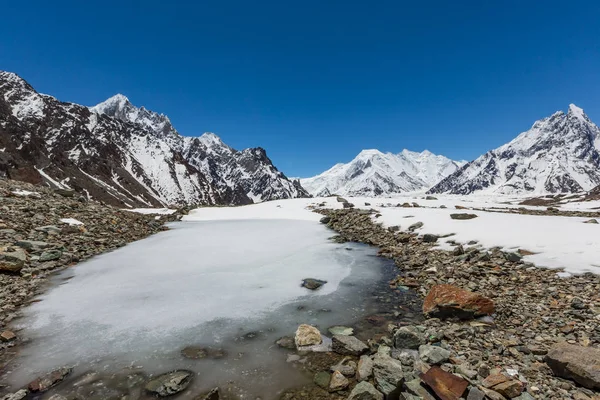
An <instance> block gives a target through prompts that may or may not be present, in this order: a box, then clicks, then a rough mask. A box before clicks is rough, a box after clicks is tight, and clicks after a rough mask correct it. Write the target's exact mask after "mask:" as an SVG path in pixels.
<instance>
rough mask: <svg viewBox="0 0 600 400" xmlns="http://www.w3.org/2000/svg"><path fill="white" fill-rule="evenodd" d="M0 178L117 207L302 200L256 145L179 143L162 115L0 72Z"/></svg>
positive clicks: (206, 140) (210, 138) (212, 139)
mask: <svg viewBox="0 0 600 400" xmlns="http://www.w3.org/2000/svg"><path fill="white" fill-rule="evenodd" d="M0 149H1V150H0V177H5V178H10V179H15V180H23V181H27V182H31V183H45V184H47V185H49V186H51V187H54V188H57V189H61V190H65V191H66V193H68V192H71V193H72V192H73V191H76V192H78V193H79V194H81V195H84V196H85V197H86V198H87V199H90V198H92V199H96V200H100V201H104V202H106V203H109V204H112V205H115V206H118V207H122V208H125V207H157V206H165V205H172V206H175V205H212V204H225V205H239V204H250V203H252V202H259V201H266V200H275V199H285V198H292V197H307V196H308V193H307V192H306V191H305V190H304V189H303V188H302V187H301V185H300V184H299V182H298V181H292V180H290V179H288V178H287V177H286V176H285V175H284V174H283V173H282V172H280V171H278V170H277V168H275V166H274V165H273V163H272V162H271V160H270V159H269V158H268V157H267V155H266V152H265V150H264V149H262V148H260V147H257V148H251V149H245V150H242V151H238V150H235V149H233V148H231V147H229V146H227V145H226V144H225V143H223V142H222V141H221V139H219V138H218V137H217V136H216V135H214V134H212V133H207V134H204V135H202V136H200V137H196V138H192V137H183V136H181V135H180V134H179V133H178V132H177V131H176V130H175V128H174V127H173V126H172V124H171V121H170V120H169V119H168V118H167V117H166V116H164V115H162V114H158V113H155V112H153V111H150V110H147V109H145V108H144V107H141V108H138V107H135V106H133V105H132V104H131V103H130V102H129V100H128V99H127V98H126V97H125V96H122V95H117V96H114V97H112V98H111V99H109V100H107V101H105V102H104V103H101V104H99V105H97V106H95V107H92V108H88V107H85V106H81V105H78V104H72V103H63V102H60V101H58V100H57V99H55V98H53V97H51V96H47V95H42V94H39V93H37V92H36V91H35V89H34V88H33V87H31V85H29V84H28V83H27V82H25V81H24V80H23V79H21V78H20V77H18V76H17V75H15V74H13V73H10V72H2V71H0Z"/></svg>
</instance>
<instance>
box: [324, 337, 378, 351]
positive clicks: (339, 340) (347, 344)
mask: <svg viewBox="0 0 600 400" xmlns="http://www.w3.org/2000/svg"><path fill="white" fill-rule="evenodd" d="M331 340H332V346H333V351H335V352H336V353H338V354H343V355H349V356H360V355H361V354H363V353H365V352H366V351H368V350H369V346H367V345H366V344H364V343H363V342H361V341H360V340H358V339H357V338H355V337H354V336H346V335H335V336H333V337H332V338H331Z"/></svg>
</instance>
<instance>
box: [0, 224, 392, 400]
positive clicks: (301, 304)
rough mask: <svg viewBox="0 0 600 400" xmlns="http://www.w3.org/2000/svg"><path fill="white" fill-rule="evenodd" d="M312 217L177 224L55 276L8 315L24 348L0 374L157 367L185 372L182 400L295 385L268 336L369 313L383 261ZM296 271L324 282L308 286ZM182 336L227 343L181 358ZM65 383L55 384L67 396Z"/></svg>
mask: <svg viewBox="0 0 600 400" xmlns="http://www.w3.org/2000/svg"><path fill="white" fill-rule="evenodd" d="M333 234H334V233H333V232H332V231H330V230H328V229H327V228H325V227H324V226H323V225H321V224H319V223H317V222H314V221H301V220H295V221H294V220H245V221H208V222H185V223H178V224H174V225H173V226H172V229H171V230H169V231H166V232H162V233H160V234H157V235H155V236H152V237H150V238H148V239H145V240H142V241H139V242H136V243H132V244H130V245H127V246H126V247H124V248H121V249H119V250H117V251H114V252H112V253H108V254H105V255H102V256H99V257H95V258H93V259H91V260H89V261H87V262H85V263H82V264H81V265H79V266H77V267H75V268H72V269H69V270H67V271H64V272H62V273H60V274H58V275H57V276H56V277H55V278H54V284H53V287H52V288H51V289H50V290H48V291H47V292H46V293H45V294H44V295H42V296H40V297H39V299H38V300H40V301H38V302H35V303H33V304H32V305H31V306H29V307H28V308H27V309H26V310H25V317H24V318H22V319H20V320H18V321H17V328H22V329H23V330H22V331H21V333H20V335H21V336H22V337H27V338H29V339H31V341H30V343H28V344H27V345H25V346H23V347H22V349H21V352H20V357H19V358H18V359H17V360H15V362H14V363H13V364H12V372H9V373H8V374H7V375H5V377H4V380H5V381H8V382H9V383H10V384H12V386H13V387H16V386H21V385H24V384H26V383H27V382H29V381H31V380H32V379H33V378H35V377H37V376H39V375H40V374H42V373H44V372H46V371H48V370H51V369H54V368H56V367H61V366H75V371H74V373H73V377H74V378H73V379H75V378H76V377H77V376H81V375H82V374H84V373H86V372H88V371H102V372H103V373H111V374H112V373H116V374H119V373H121V372H123V371H143V372H144V373H163V372H168V371H170V370H173V369H190V370H192V371H194V372H195V373H196V377H195V379H194V381H193V384H192V385H191V386H190V389H188V390H187V391H186V392H185V393H184V394H182V395H181V396H180V398H193V397H194V395H197V394H198V393H199V392H202V391H203V390H206V389H210V388H212V387H215V386H217V385H226V384H227V382H231V381H233V382H235V385H236V386H238V387H241V388H243V391H242V392H243V393H246V396H245V397H244V398H252V399H254V398H256V397H257V396H261V397H262V398H263V399H269V398H273V397H275V394H276V393H277V392H278V391H280V390H282V389H284V388H287V387H290V386H295V385H298V384H301V383H303V382H304V380H305V379H306V377H304V376H303V375H302V374H300V372H298V371H297V370H296V369H295V368H294V366H293V365H292V364H289V363H286V351H285V350H282V349H279V348H278V347H277V346H275V345H274V344H273V343H274V341H275V340H276V339H277V338H279V337H281V336H285V335H293V332H294V331H295V329H296V327H297V326H298V325H299V324H301V323H309V324H314V325H317V326H319V328H320V329H321V331H322V332H323V333H325V332H326V331H327V328H328V327H329V326H332V325H336V324H351V323H352V322H353V321H357V320H359V319H360V318H363V317H365V316H366V315H368V314H369V313H373V312H375V311H377V307H378V305H377V302H376V300H375V299H376V298H377V292H378V291H380V290H385V287H386V286H387V285H386V283H385V279H384V273H385V271H386V268H387V271H390V268H391V267H390V265H389V262H388V261H385V260H381V259H379V258H377V257H375V250H374V249H371V248H369V247H366V246H363V245H358V244H348V243H346V244H335V243H333V242H331V241H329V240H328V238H329V237H330V236H332V235H333ZM304 278H317V279H322V280H326V281H327V282H328V283H327V284H325V285H324V286H323V287H322V288H320V289H319V290H317V291H314V292H313V291H309V290H307V289H305V288H302V287H301V286H300V284H301V281H302V279H304ZM190 345H199V346H211V347H215V348H221V349H224V350H225V352H226V356H225V357H223V358H220V359H218V360H210V359H203V360H189V359H186V358H184V357H182V356H181V354H180V352H181V350H182V348H184V347H186V346H190ZM70 386H71V385H70V384H69V383H68V382H67V383H64V384H62V385H59V386H58V388H57V389H55V391H54V392H55V393H66V392H68V390H70V389H69V388H70Z"/></svg>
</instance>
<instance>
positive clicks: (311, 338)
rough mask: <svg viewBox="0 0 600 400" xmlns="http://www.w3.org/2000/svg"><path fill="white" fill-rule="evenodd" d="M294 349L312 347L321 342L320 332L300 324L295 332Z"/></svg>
mask: <svg viewBox="0 0 600 400" xmlns="http://www.w3.org/2000/svg"><path fill="white" fill-rule="evenodd" d="M294 341H295V343H296V347H302V346H312V345H315V344H320V343H321V342H323V339H322V338H321V332H319V330H318V329H317V328H315V327H314V326H310V325H306V324H302V325H300V326H299V327H298V330H296V336H295V337H294Z"/></svg>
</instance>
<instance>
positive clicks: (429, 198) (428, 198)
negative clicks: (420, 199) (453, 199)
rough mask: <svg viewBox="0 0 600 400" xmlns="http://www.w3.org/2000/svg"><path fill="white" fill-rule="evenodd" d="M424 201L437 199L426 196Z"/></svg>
mask: <svg viewBox="0 0 600 400" xmlns="http://www.w3.org/2000/svg"><path fill="white" fill-rule="evenodd" d="M425 200H437V197H433V196H427V197H425Z"/></svg>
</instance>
